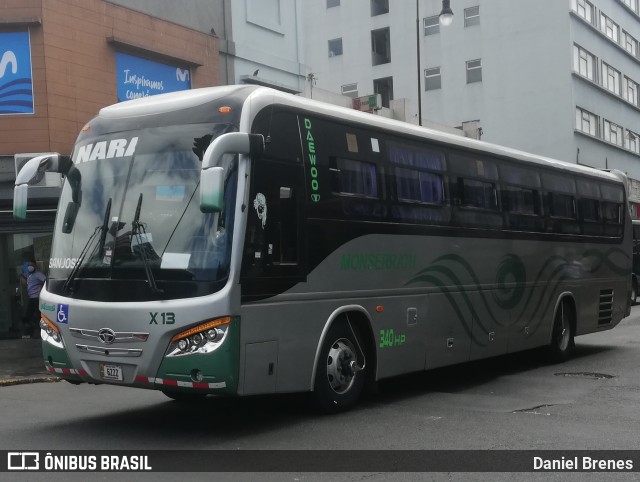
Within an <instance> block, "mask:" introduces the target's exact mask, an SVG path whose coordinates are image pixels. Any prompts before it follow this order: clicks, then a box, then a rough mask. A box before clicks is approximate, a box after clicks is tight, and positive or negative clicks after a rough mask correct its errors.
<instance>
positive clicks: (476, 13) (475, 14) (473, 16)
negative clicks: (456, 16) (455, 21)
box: [464, 5, 480, 27]
mask: <svg viewBox="0 0 640 482" xmlns="http://www.w3.org/2000/svg"><path fill="white" fill-rule="evenodd" d="M473 25H480V6H479V5H477V6H475V7H470V8H465V9H464V26H465V27H471V26H473Z"/></svg>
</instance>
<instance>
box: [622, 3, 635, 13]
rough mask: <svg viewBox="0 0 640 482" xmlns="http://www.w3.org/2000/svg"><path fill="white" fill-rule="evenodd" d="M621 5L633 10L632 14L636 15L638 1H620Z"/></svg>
mask: <svg viewBox="0 0 640 482" xmlns="http://www.w3.org/2000/svg"><path fill="white" fill-rule="evenodd" d="M622 1H623V3H624V4H625V5H626V6H627V7H629V8H630V9H631V10H633V12H634V13H638V0H622Z"/></svg>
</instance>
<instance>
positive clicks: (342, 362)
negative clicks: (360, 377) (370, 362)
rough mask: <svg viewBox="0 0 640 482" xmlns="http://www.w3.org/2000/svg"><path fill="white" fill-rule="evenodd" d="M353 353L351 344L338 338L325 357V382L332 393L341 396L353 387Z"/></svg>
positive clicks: (344, 339)
mask: <svg viewBox="0 0 640 482" xmlns="http://www.w3.org/2000/svg"><path fill="white" fill-rule="evenodd" d="M355 353H356V350H355V348H354V346H353V344H352V343H351V341H350V340H347V339H346V338H340V339H339V340H336V341H335V342H334V343H333V345H331V348H330V349H329V354H328V355H327V380H328V381H329V386H330V387H331V389H332V390H333V391H334V392H336V393H339V394H343V393H346V392H348V391H349V389H350V388H351V387H352V386H353V383H354V380H355V376H356V372H355V371H354V369H353V366H354V363H355V361H356V354H355Z"/></svg>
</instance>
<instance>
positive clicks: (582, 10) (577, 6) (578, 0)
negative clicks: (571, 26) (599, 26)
mask: <svg viewBox="0 0 640 482" xmlns="http://www.w3.org/2000/svg"><path fill="white" fill-rule="evenodd" d="M573 11H574V12H576V13H577V14H578V15H579V16H581V17H582V18H584V19H585V20H586V21H587V22H589V23H590V24H593V23H594V19H595V15H594V9H593V4H592V3H591V2H588V1H587V0H573Z"/></svg>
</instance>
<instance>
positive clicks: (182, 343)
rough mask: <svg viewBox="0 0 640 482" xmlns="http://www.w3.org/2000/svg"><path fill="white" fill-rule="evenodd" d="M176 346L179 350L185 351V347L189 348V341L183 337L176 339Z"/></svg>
mask: <svg viewBox="0 0 640 482" xmlns="http://www.w3.org/2000/svg"><path fill="white" fill-rule="evenodd" d="M178 348H179V349H180V350H181V351H187V348H189V342H188V341H187V340H186V339H185V338H183V339H182V340H180V341H178Z"/></svg>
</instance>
